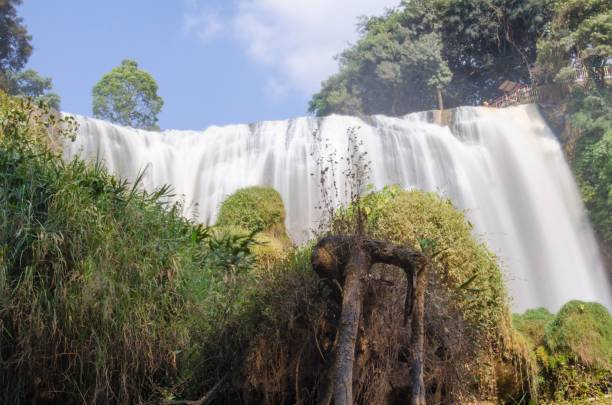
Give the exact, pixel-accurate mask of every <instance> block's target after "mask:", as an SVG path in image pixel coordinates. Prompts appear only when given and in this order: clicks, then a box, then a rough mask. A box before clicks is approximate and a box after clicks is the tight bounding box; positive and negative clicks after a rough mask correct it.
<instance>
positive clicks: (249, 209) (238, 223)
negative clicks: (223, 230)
mask: <svg viewBox="0 0 612 405" xmlns="http://www.w3.org/2000/svg"><path fill="white" fill-rule="evenodd" d="M217 226H221V227H226V226H235V227H240V228H243V229H245V230H247V231H249V232H264V231H265V232H269V233H272V234H285V207H284V205H283V199H282V198H281V195H280V194H279V193H278V191H276V190H274V189H273V188H270V187H258V186H257V187H247V188H243V189H240V190H238V191H236V192H235V193H234V194H232V195H231V196H229V197H228V198H227V199H226V200H225V201H224V202H223V204H222V205H221V210H220V211H219V217H218V219H217Z"/></svg>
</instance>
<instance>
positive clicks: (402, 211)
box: [332, 186, 535, 402]
mask: <svg viewBox="0 0 612 405" xmlns="http://www.w3.org/2000/svg"><path fill="white" fill-rule="evenodd" d="M359 204H360V207H361V209H362V212H363V213H364V214H365V218H366V219H365V231H366V233H367V234H368V235H369V236H371V237H373V238H375V239H382V240H389V241H392V242H394V243H399V244H407V245H410V246H414V247H417V248H420V249H421V250H423V251H424V252H425V253H426V254H428V255H430V256H431V257H432V263H433V269H434V274H432V275H431V277H430V278H431V281H430V285H429V287H428V292H427V298H426V300H427V301H426V302H427V303H429V304H427V305H426V311H429V312H428V314H426V317H427V318H428V322H429V323H430V326H429V328H430V331H431V333H432V336H430V339H431V340H432V341H435V342H438V343H439V342H441V341H442V342H445V343H444V345H451V346H452V345H453V344H456V345H458V346H459V345H460V346H462V353H457V354H456V355H457V359H456V360H454V361H455V362H456V363H459V362H462V363H463V364H462V365H459V364H453V366H452V367H453V368H454V370H455V371H454V373H457V374H461V373H465V372H467V373H470V375H471V378H472V381H478V383H477V384H476V385H477V386H479V387H480V388H479V389H480V390H481V391H480V392H478V390H475V389H474V387H473V386H470V385H468V384H469V383H468V382H467V381H465V380H460V381H461V382H462V383H463V384H464V388H465V390H466V392H467V393H468V394H472V395H474V394H476V393H478V394H480V395H488V394H487V390H496V391H497V393H496V394H495V395H496V398H497V399H500V400H508V401H511V402H512V401H518V400H519V399H520V398H521V397H522V396H524V395H527V396H528V395H530V393H531V394H534V393H535V391H534V390H535V382H534V381H533V380H532V378H533V377H534V376H535V372H534V371H535V370H534V366H535V365H534V363H533V359H532V358H531V356H530V355H529V350H528V346H527V345H526V343H525V342H524V339H522V338H521V337H519V336H517V335H516V333H515V331H514V330H513V329H512V324H511V317H510V312H509V306H508V296H507V293H506V289H505V285H504V278H503V273H502V271H501V269H500V268H499V266H498V264H497V257H496V256H495V255H494V254H493V253H492V252H491V251H490V250H489V249H488V248H487V246H486V245H485V244H484V243H482V242H479V241H478V240H477V239H476V238H475V237H474V236H473V233H472V225H471V224H470V222H469V221H468V220H467V219H466V218H465V215H464V213H463V212H461V211H459V210H457V209H456V208H455V207H454V206H453V204H452V203H451V202H450V200H446V199H442V198H440V197H439V196H438V195H437V194H435V193H427V192H422V191H416V190H415V191H404V190H401V189H399V188H398V187H394V186H391V187H386V188H384V189H383V190H381V191H378V192H375V193H371V194H368V195H366V196H365V197H364V198H362V199H361V201H360V203H359ZM355 213H356V211H355V206H352V207H349V208H348V209H347V210H340V212H339V213H338V215H337V218H336V223H335V224H333V225H332V227H333V228H337V229H340V230H341V231H342V228H345V229H346V230H348V231H349V232H350V225H348V226H347V225H346V224H347V223H348V224H350V223H354V220H353V221H352V220H351V218H354V216H355ZM346 230H345V231H346ZM427 308H428V309H427ZM458 319H460V320H461V322H457V320H458ZM445 320H446V321H448V323H446V324H445V322H446V321H445ZM451 320H452V321H453V322H457V323H456V324H455V325H457V327H459V328H461V327H463V329H462V330H453V331H451V327H450V326H449V325H450V324H451V322H450V321H451ZM437 322H439V323H437ZM461 324H463V325H464V326H460V325H461ZM447 350H448V352H447V353H450V352H452V351H453V350H454V349H453V348H450V349H447ZM463 356H465V357H463ZM432 361H433V360H432ZM440 367H444V366H443V365H440ZM461 367H466V369H468V370H470V371H459V370H460V369H461ZM458 385H461V384H458ZM495 386H496V388H491V387H495ZM457 389H458V390H460V389H461V388H460V387H457ZM489 393H490V392H489ZM480 399H482V397H480Z"/></svg>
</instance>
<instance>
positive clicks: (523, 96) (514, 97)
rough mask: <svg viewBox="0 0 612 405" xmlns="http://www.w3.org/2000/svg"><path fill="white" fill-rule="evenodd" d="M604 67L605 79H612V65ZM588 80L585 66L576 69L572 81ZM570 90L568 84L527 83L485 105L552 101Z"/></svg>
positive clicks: (495, 105)
mask: <svg viewBox="0 0 612 405" xmlns="http://www.w3.org/2000/svg"><path fill="white" fill-rule="evenodd" d="M603 69H604V72H603V73H604V80H606V81H612V66H610V65H608V66H605V67H604V68H603ZM588 80H589V75H588V73H587V71H586V69H585V68H584V67H583V68H577V69H576V74H575V76H574V78H573V80H571V81H573V82H574V83H579V84H581V83H586V82H587V81H588ZM568 92H569V85H568V84H551V85H544V86H537V87H532V86H530V85H528V84H525V85H522V86H520V87H519V88H517V89H516V90H514V91H512V92H510V93H506V94H504V95H502V96H500V97H498V98H496V99H495V100H493V101H490V102H487V103H485V105H488V106H491V107H496V108H504V107H509V106H512V105H518V104H529V103H552V102H555V101H558V100H559V99H560V98H562V97H564V96H566V95H567V93H568Z"/></svg>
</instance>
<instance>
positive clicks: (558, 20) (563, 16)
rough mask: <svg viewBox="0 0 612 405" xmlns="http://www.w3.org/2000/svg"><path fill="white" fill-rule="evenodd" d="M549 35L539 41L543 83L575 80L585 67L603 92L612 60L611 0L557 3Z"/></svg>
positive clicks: (538, 63)
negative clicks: (576, 72)
mask: <svg viewBox="0 0 612 405" xmlns="http://www.w3.org/2000/svg"><path fill="white" fill-rule="evenodd" d="M555 12H556V13H555V17H554V19H553V20H552V21H551V22H550V23H549V25H548V27H547V28H548V29H547V35H545V36H544V37H543V38H542V39H541V40H540V41H539V42H538V59H537V68H536V74H537V76H538V79H539V80H540V81H541V82H548V83H550V82H559V81H560V82H567V81H572V80H573V76H574V75H575V68H576V67H578V66H580V67H584V68H585V70H586V72H587V74H588V76H589V78H590V79H591V80H592V81H593V83H594V84H595V85H596V86H597V87H599V88H600V89H602V88H604V87H605V80H604V71H603V68H604V67H605V66H606V64H609V61H610V58H612V8H611V7H610V1H609V0H565V1H560V0H557V1H556V2H555Z"/></svg>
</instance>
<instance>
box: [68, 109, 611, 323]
mask: <svg viewBox="0 0 612 405" xmlns="http://www.w3.org/2000/svg"><path fill="white" fill-rule="evenodd" d="M77 119H78V122H79V124H80V128H79V132H78V136H77V139H76V141H75V142H67V144H66V146H65V155H66V157H67V158H71V157H73V156H77V155H78V156H82V157H84V158H86V159H90V160H95V159H100V160H102V161H103V162H104V164H105V165H106V166H107V167H108V169H109V170H110V171H111V172H112V173H114V174H116V175H118V176H120V177H123V178H127V179H129V180H134V179H135V178H136V177H137V176H138V174H139V173H140V172H141V171H143V170H144V176H143V179H142V185H143V186H144V187H145V188H146V189H154V188H157V187H159V186H161V185H164V184H169V185H171V186H172V188H173V191H174V193H175V194H176V198H178V199H181V200H182V201H183V204H184V206H183V210H184V214H185V215H186V216H188V217H192V218H195V219H196V220H198V221H200V222H203V223H207V224H212V223H214V221H215V218H216V215H217V213H218V210H219V206H220V204H221V203H222V201H223V200H224V199H225V198H226V197H227V196H228V195H230V194H231V193H233V192H234V191H236V190H237V189H239V188H242V187H246V186H251V185H267V186H271V187H273V188H275V189H276V190H277V191H279V192H280V194H281V195H282V197H283V200H284V203H285V206H286V210H287V222H286V225H287V229H288V231H289V233H290V234H291V236H292V237H293V238H294V240H295V241H296V242H298V243H300V242H303V241H305V240H307V239H308V237H309V234H310V230H311V229H313V228H314V227H316V226H317V222H318V221H319V220H320V217H321V213H320V211H318V210H317V209H316V206H317V205H319V204H320V195H321V194H320V189H319V188H320V183H319V179H318V177H317V175H318V169H317V163H316V158H315V156H313V155H316V154H317V153H323V154H325V153H332V151H335V152H336V154H337V157H338V158H339V159H338V162H339V163H338V164H339V167H338V168H337V169H336V170H335V176H336V177H337V178H336V181H337V183H338V184H339V187H340V189H341V188H342V187H343V184H344V181H343V179H342V178H340V176H341V172H342V170H343V168H342V165H343V164H345V159H343V157H346V154H347V148H348V146H349V145H348V143H349V136H348V134H347V131H348V129H349V128H353V129H354V130H355V132H356V133H357V135H358V137H359V138H360V140H361V141H363V146H362V148H363V150H365V151H367V152H368V157H369V160H371V176H370V179H369V182H370V183H372V184H373V186H374V187H375V188H382V187H383V186H385V185H391V184H396V185H399V186H401V187H403V188H406V189H411V188H417V189H421V190H426V191H435V192H437V193H439V194H440V195H442V196H445V197H447V198H450V199H451V200H452V201H453V203H454V204H455V205H456V206H457V207H459V208H461V209H462V210H464V211H465V212H466V215H467V216H468V218H469V219H470V221H471V222H472V224H473V225H474V234H475V236H476V237H477V238H479V239H481V240H483V241H486V242H487V243H488V245H489V247H490V248H491V249H492V250H493V251H494V252H495V253H496V254H497V255H498V256H499V257H500V264H501V266H502V268H503V269H504V271H505V272H506V275H507V279H508V286H509V290H510V294H511V296H512V297H513V307H514V310H516V311H522V310H524V309H525V308H534V307H538V306H544V307H547V308H549V309H550V310H553V311H554V310H557V309H558V308H559V307H560V306H561V305H562V304H564V303H565V302H567V301H568V300H570V299H582V300H587V301H598V302H600V303H603V304H604V305H606V306H607V307H608V308H612V304H611V302H612V299H611V295H612V294H611V293H610V290H609V284H608V281H607V280H606V276H605V273H604V270H603V265H602V262H601V259H600V257H599V253H598V250H597V245H596V242H595V239H594V236H593V232H592V230H591V228H590V224H589V222H588V219H587V218H586V216H585V213H584V208H583V206H582V203H581V200H580V196H579V194H578V190H577V188H576V185H575V183H574V180H573V178H572V175H571V172H570V169H569V167H568V165H567V164H566V162H565V160H564V157H563V153H562V151H561V148H560V145H559V143H558V142H557V140H556V139H555V137H554V135H553V133H552V132H551V130H550V129H549V128H548V126H547V125H546V123H545V121H544V120H543V118H542V117H541V115H540V113H539V111H538V109H537V107H536V106H533V105H527V106H517V107H511V108H506V109H491V108H484V107H463V108H458V109H456V110H454V118H453V122H452V125H450V126H440V125H436V124H432V123H430V122H428V120H427V114H424V113H417V114H410V115H407V116H405V117H401V118H391V117H385V116H372V117H361V118H358V117H348V116H337V115H332V116H329V117H325V118H316V117H303V118H297V119H293V120H288V121H268V122H260V123H256V124H251V125H229V126H224V127H216V126H214V127H210V128H208V129H206V130H205V131H199V132H196V131H176V130H167V131H164V132H160V133H158V132H147V131H142V130H136V129H131V128H123V127H120V126H116V125H112V124H109V123H107V122H103V121H99V120H95V119H90V118H84V117H77ZM318 139H319V140H318ZM320 139H324V140H325V141H326V142H323V143H324V144H325V145H327V147H323V143H322V142H321V141H320ZM312 173H314V174H315V175H314V176H313V175H311V174H312ZM340 191H341V192H340V195H343V192H342V190H340Z"/></svg>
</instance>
